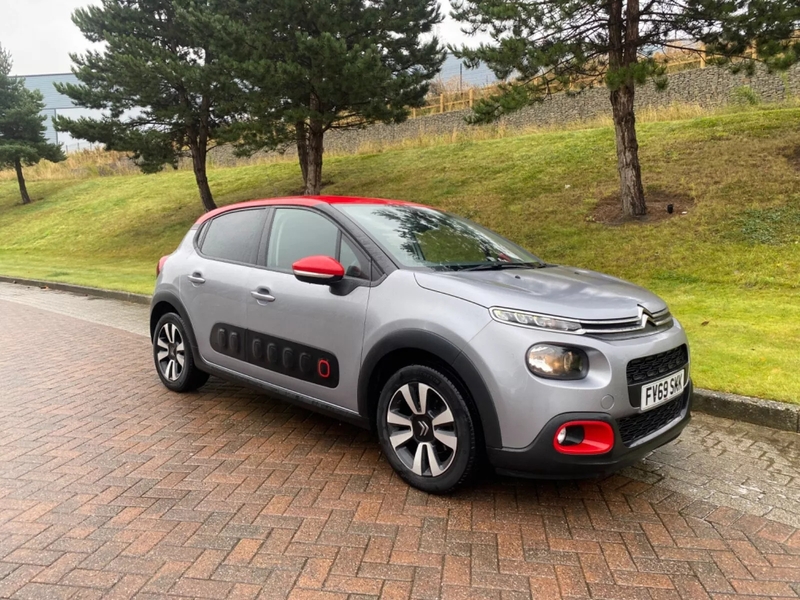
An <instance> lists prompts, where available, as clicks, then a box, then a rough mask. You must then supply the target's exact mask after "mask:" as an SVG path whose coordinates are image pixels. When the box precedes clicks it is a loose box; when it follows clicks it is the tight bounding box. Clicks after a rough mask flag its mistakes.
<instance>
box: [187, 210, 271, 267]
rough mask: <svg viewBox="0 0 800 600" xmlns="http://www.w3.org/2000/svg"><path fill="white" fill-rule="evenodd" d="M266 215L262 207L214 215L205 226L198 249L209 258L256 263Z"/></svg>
mask: <svg viewBox="0 0 800 600" xmlns="http://www.w3.org/2000/svg"><path fill="white" fill-rule="evenodd" d="M265 214H266V210H265V209H251V210H239V211H236V212H231V213H226V214H222V215H220V216H218V217H215V218H214V219H213V220H212V221H211V222H210V223H209V224H208V225H207V226H206V230H205V232H204V233H203V239H202V242H201V246H200V252H202V253H203V255H205V256H207V257H208V258H215V259H218V260H226V261H230V262H237V263H245V264H255V262H256V256H257V254H258V244H259V242H260V241H261V233H262V231H263V229H264V215H265Z"/></svg>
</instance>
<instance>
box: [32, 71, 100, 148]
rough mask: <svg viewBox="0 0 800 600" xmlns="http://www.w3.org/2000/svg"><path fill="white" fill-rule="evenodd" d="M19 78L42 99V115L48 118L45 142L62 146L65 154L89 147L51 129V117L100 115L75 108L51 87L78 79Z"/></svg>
mask: <svg viewBox="0 0 800 600" xmlns="http://www.w3.org/2000/svg"><path fill="white" fill-rule="evenodd" d="M20 77H21V78H22V79H24V80H25V87H27V88H28V89H29V90H39V91H40V92H41V93H42V96H43V97H44V114H45V115H47V117H48V119H47V120H46V121H45V126H46V127H47V131H46V132H45V137H47V141H49V142H51V143H56V144H62V146H63V147H64V150H65V151H67V152H70V151H75V150H78V149H80V148H87V147H89V146H90V144H88V143H87V142H85V141H83V140H76V139H74V138H72V137H71V136H70V135H69V134H68V133H65V132H59V131H56V130H55V129H54V128H53V121H52V117H54V116H55V115H65V116H68V117H72V118H78V117H89V116H94V117H98V116H99V115H100V111H97V110H91V109H86V108H79V107H77V106H75V105H74V104H73V103H72V100H70V99H69V98H68V97H67V96H65V95H64V94H59V93H58V92H57V91H56V88H55V87H53V84H55V83H78V78H77V77H75V75H73V74H72V73H56V74H51V75H22V76H20Z"/></svg>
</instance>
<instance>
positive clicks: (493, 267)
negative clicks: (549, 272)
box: [459, 262, 547, 271]
mask: <svg viewBox="0 0 800 600" xmlns="http://www.w3.org/2000/svg"><path fill="white" fill-rule="evenodd" d="M546 266H547V264H546V263H536V262H487V263H481V264H479V265H475V266H474V267H465V268H463V269H459V270H460V271H500V270H501V269H543V268H544V267H546Z"/></svg>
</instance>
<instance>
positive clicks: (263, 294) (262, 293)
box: [250, 288, 275, 302]
mask: <svg viewBox="0 0 800 600" xmlns="http://www.w3.org/2000/svg"><path fill="white" fill-rule="evenodd" d="M250 295H251V296H252V297H253V298H255V299H256V300H258V301H259V302H275V296H273V295H272V294H270V293H269V290H265V289H263V288H259V289H257V290H253V291H252V292H250Z"/></svg>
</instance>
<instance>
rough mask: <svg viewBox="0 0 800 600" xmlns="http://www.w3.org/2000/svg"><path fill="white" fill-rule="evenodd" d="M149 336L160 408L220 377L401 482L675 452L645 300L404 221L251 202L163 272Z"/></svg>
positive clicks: (202, 226)
mask: <svg viewBox="0 0 800 600" xmlns="http://www.w3.org/2000/svg"><path fill="white" fill-rule="evenodd" d="M150 331H151V334H152V341H153V355H154V359H155V366H156V369H157V371H158V375H159V377H160V378H161V381H162V382H163V383H164V385H165V386H166V387H168V388H169V389H171V390H174V391H176V392H184V391H189V390H193V389H196V388H197V387H199V386H201V385H202V384H203V383H205V381H206V380H207V379H208V376H209V375H216V376H219V377H222V378H225V379H229V380H231V381H235V382H239V383H242V384H247V385H251V386H255V387H256V388H258V389H261V390H263V391H265V392H268V393H270V394H275V395H279V396H281V397H283V398H285V399H287V400H288V401H290V402H296V403H298V404H301V405H303V406H305V407H308V408H310V409H312V410H317V411H320V412H324V413H327V414H329V415H332V416H334V417H337V418H339V419H342V420H345V421H348V422H351V423H354V424H356V425H360V426H363V427H367V428H371V429H373V430H374V431H376V432H377V434H378V438H379V440H380V444H381V447H382V449H383V452H384V454H385V455H386V459H387V460H388V462H389V463H390V464H391V466H392V467H393V468H394V469H395V470H396V471H397V473H398V474H399V475H400V476H401V477H402V478H403V479H404V480H406V481H407V482H408V483H409V484H411V485H413V486H415V487H417V488H419V489H422V490H424V491H427V492H432V493H443V492H447V491H449V490H452V489H453V488H455V487H456V486H458V485H459V484H461V483H462V482H464V481H465V480H466V479H467V478H468V477H469V475H470V473H471V472H472V471H473V468H474V466H475V465H476V463H477V461H478V459H479V458H480V457H481V456H485V457H486V458H488V460H489V462H490V463H491V464H492V465H493V466H494V467H495V468H496V469H497V470H498V471H500V472H505V473H512V474H524V475H529V476H535V477H543V478H573V477H580V476H592V475H600V474H603V473H607V472H610V471H613V470H615V469H618V468H620V467H622V466H625V465H627V464H630V463H632V462H635V461H637V460H639V459H641V458H642V457H643V456H645V455H646V454H648V453H649V452H650V451H652V450H653V449H655V448H657V447H658V446H661V445H662V444H665V443H667V442H669V441H670V440H673V439H674V438H676V437H677V436H678V435H679V434H680V432H681V431H682V429H683V428H684V427H685V425H686V424H687V422H688V421H689V418H690V404H691V398H692V383H691V379H690V377H689V348H688V344H687V340H686V335H685V333H684V330H683V328H682V327H681V326H680V324H679V323H678V322H677V321H676V320H675V319H674V318H673V317H672V316H671V315H670V313H669V310H668V309H667V306H666V304H665V303H664V302H663V301H662V300H661V299H660V298H658V297H657V296H655V295H653V294H651V293H650V292H648V291H646V290H644V289H642V288H640V287H637V286H635V285H632V284H630V283H627V282H625V281H621V280H619V279H615V278H613V277H609V276H606V275H602V274H600V273H594V272H591V271H586V270H582V269H576V268H572V267H564V266H558V265H552V264H548V263H546V262H543V261H542V260H540V259H539V258H537V257H536V256H533V255H532V254H530V253H529V252H527V251H526V250H524V249H523V248H520V247H519V246H517V245H515V244H513V243H511V242H509V241H508V240H505V239H503V238H502V237H500V236H498V235H497V234H495V233H492V232H491V231H488V230H486V229H484V228H482V227H480V226H478V225H476V224H474V223H471V222H470V221H467V220H465V219H461V218H459V217H456V216H453V215H450V214H446V213H443V212H441V211H439V210H436V209H434V208H430V207H427V206H423V205H420V204H414V203H408V202H400V201H393V200H378V199H368V198H343V197H329V196H319V197H299V198H279V199H271V200H258V201H253V202H246V203H242V204H236V205H233V206H227V207H224V208H221V209H218V210H216V211H213V212H210V213H208V214H206V215H204V216H202V217H201V218H200V219H199V220H198V221H197V223H196V224H195V225H194V226H193V227H192V228H191V230H190V231H189V232H188V233H187V235H186V237H185V238H184V239H183V241H182V242H181V244H180V246H179V247H178V249H177V250H176V251H175V252H174V253H173V254H171V255H169V256H166V257H164V258H162V259H161V260H160V261H159V265H158V280H157V283H156V289H155V294H154V296H153V302H152V307H151V317H150Z"/></svg>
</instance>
